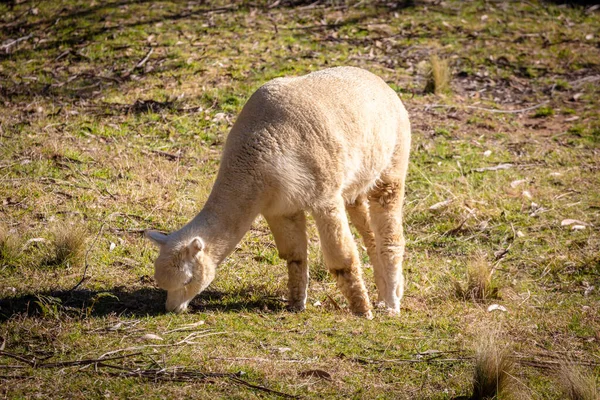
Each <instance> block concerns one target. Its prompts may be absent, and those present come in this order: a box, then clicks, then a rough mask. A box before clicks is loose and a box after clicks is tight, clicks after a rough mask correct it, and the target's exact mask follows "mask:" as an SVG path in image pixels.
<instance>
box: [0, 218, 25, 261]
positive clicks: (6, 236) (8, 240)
mask: <svg viewBox="0 0 600 400" xmlns="http://www.w3.org/2000/svg"><path fill="white" fill-rule="evenodd" d="M20 252H21V243H20V240H19V238H18V236H17V235H16V234H15V233H14V232H10V230H9V229H8V228H7V227H6V226H3V225H0V265H1V266H5V265H11V264H14V263H15V262H16V259H17V257H18V256H19V253H20Z"/></svg>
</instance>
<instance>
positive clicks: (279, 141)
mask: <svg viewBox="0 0 600 400" xmlns="http://www.w3.org/2000/svg"><path fill="white" fill-rule="evenodd" d="M409 150H410V123H409V121H408V114H407V113H406V110H405V109H404V106H403V105H402V102H401V101H400V100H399V99H398V96H397V95H396V93H395V92H394V91H393V90H392V89H391V88H390V87H389V86H387V85H386V84H385V82H384V81H383V80H381V79H380V78H378V77H377V76H375V75H373V74H371V73H370V72H367V71H365V70H362V69H359V68H352V67H338V68H331V69H326V70H323V71H319V72H314V73H311V74H308V75H305V76H301V77H294V78H278V79H274V80H272V81H270V82H268V83H266V84H265V85H264V86H262V87H261V88H260V89H258V90H257V91H256V92H255V93H254V94H253V95H252V97H250V100H248V103H247V104H246V105H245V106H244V108H243V110H242V112H241V114H240V115H239V117H238V119H237V121H236V123H235V125H234V126H233V128H232V129H231V132H230V133H229V136H228V137H227V141H226V143H225V148H224V150H223V156H222V158H221V165H220V168H219V173H218V176H217V179H216V182H215V184H214V186H213V189H212V192H211V194H210V196H209V198H208V200H207V202H206V204H205V205H204V208H203V209H202V211H201V212H200V213H199V214H198V215H197V216H196V217H195V218H194V219H193V220H192V221H190V222H189V223H188V224H187V225H185V226H184V227H183V228H181V229H180V230H178V231H176V232H173V233H171V234H169V235H163V234H161V233H158V232H156V231H148V232H147V236H148V237H149V238H150V239H151V240H152V241H153V242H155V243H156V244H157V245H158V246H159V247H160V254H159V256H158V258H157V260H156V262H155V275H154V277H155V279H156V282H157V284H158V286H160V287H161V288H163V289H166V290H167V291H168V293H167V304H166V308H167V310H168V311H174V312H176V313H179V312H182V311H184V310H185V309H186V308H187V305H188V303H189V302H190V301H191V300H192V299H193V298H194V296H195V295H196V294H198V293H200V292H201V291H202V290H204V289H205V288H206V287H207V286H208V285H209V284H210V283H211V281H212V280H213V279H214V277H215V269H216V267H217V265H219V263H221V262H222V261H223V260H224V259H225V257H227V255H229V254H230V253H231V251H232V250H233V249H234V248H235V246H236V245H237V243H238V242H239V241H240V240H241V238H242V236H243V235H244V234H245V233H246V232H247V231H248V229H250V225H251V224H252V222H253V221H254V219H255V218H256V217H257V215H258V214H262V215H263V216H264V217H265V219H266V221H267V223H268V224H269V227H270V228H271V231H272V232H273V236H274V237H275V243H276V244H277V249H278V251H279V255H280V257H281V258H283V259H285V260H286V261H287V267H288V273H289V283H288V288H289V308H290V309H293V310H303V309H304V308H305V306H306V290H307V287H308V265H307V237H306V219H305V211H309V212H310V213H311V214H312V216H313V217H314V220H315V222H316V225H317V229H318V231H319V237H320V239H321V248H322V251H323V255H324V258H325V264H326V265H327V267H328V269H329V271H330V272H331V273H332V275H333V276H334V277H335V279H336V280H337V285H338V287H339V289H340V290H341V291H342V293H343V294H344V296H345V297H346V298H347V299H348V302H349V305H350V310H351V311H352V312H353V313H355V314H358V315H362V316H365V317H367V318H371V317H372V314H371V305H370V302H369V297H368V295H367V291H366V289H365V285H364V282H363V279H362V270H361V265H360V259H359V256H358V251H357V248H356V244H355V243H354V240H353V237H352V233H351V231H350V227H349V225H348V219H347V217H346V211H347V212H348V215H349V216H350V220H351V221H352V223H353V224H354V225H355V226H356V228H357V229H358V231H359V232H360V234H361V235H362V236H363V238H364V241H365V244H366V247H367V252H368V254H369V257H370V259H371V263H372V264H373V268H374V274H375V283H376V284H377V290H378V294H379V302H378V303H379V304H378V305H379V306H382V307H386V308H387V310H388V311H389V312H390V313H392V314H396V313H398V312H399V311H400V299H401V298H402V294H403V284H404V278H403V275H402V256H403V253H404V236H403V231H402V203H403V199H404V182H405V178H406V171H407V168H408V155H409Z"/></svg>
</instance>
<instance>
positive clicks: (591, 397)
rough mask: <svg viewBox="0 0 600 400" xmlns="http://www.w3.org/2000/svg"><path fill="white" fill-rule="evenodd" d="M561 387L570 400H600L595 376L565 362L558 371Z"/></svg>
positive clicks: (565, 396) (566, 397)
mask: <svg viewBox="0 0 600 400" xmlns="http://www.w3.org/2000/svg"><path fill="white" fill-rule="evenodd" d="M556 377H557V381H558V384H559V387H560V389H561V391H562V394H563V396H564V398H565V399H568V400H598V399H599V398H600V396H598V391H597V388H596V381H595V379H594V377H593V376H591V375H589V374H587V373H585V372H583V371H581V370H580V369H579V368H578V367H577V366H575V365H573V364H569V363H568V362H565V363H563V364H561V366H560V367H558V368H557V370H556Z"/></svg>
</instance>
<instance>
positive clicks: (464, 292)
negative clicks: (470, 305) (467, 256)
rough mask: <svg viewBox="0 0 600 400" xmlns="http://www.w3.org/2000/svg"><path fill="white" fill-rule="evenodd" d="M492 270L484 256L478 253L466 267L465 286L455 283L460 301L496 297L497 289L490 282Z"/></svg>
mask: <svg viewBox="0 0 600 400" xmlns="http://www.w3.org/2000/svg"><path fill="white" fill-rule="evenodd" d="M492 273H493V270H492V268H491V266H490V264H489V262H488V261H487V259H486V257H485V254H482V253H479V254H477V255H476V256H475V257H474V258H473V259H471V260H470V261H469V264H468V265H467V285H466V288H465V287H463V286H462V285H461V284H460V283H459V282H455V290H456V295H457V296H458V297H459V298H462V299H465V300H467V299H471V300H473V301H484V300H488V299H493V298H497V297H498V287H497V286H496V285H495V283H494V282H493V281H492Z"/></svg>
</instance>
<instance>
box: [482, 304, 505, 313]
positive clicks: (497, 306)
mask: <svg viewBox="0 0 600 400" xmlns="http://www.w3.org/2000/svg"><path fill="white" fill-rule="evenodd" d="M487 310H488V312H492V311H496V310H498V311H504V312H506V311H508V310H507V309H506V307H504V306H501V305H500V304H491V305H490V306H489V307H488V308H487Z"/></svg>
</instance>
